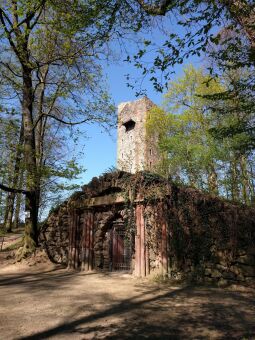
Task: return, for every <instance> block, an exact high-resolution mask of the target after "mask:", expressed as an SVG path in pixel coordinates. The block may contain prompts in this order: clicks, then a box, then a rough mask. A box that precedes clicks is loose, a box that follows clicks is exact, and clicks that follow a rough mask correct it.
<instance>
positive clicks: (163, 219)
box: [160, 203, 168, 275]
mask: <svg viewBox="0 0 255 340" xmlns="http://www.w3.org/2000/svg"><path fill="white" fill-rule="evenodd" d="M160 215H161V216H160V217H161V218H160V219H161V225H162V234H161V235H162V236H161V237H162V239H161V261H162V274H163V275H165V274H166V273H167V271H168V264H167V262H168V261H167V220H166V207H165V206H164V204H163V203H162V205H161V209H160Z"/></svg>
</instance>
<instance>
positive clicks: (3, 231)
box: [0, 228, 6, 236]
mask: <svg viewBox="0 0 255 340" xmlns="http://www.w3.org/2000/svg"><path fill="white" fill-rule="evenodd" d="M5 235H6V231H5V230H4V229H2V228H1V229H0V236H5Z"/></svg>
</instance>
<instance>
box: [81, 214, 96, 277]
mask: <svg viewBox="0 0 255 340" xmlns="http://www.w3.org/2000/svg"><path fill="white" fill-rule="evenodd" d="M93 220H94V218H93V213H92V212H91V211H89V210H86V211H85V213H84V221H83V231H82V270H85V271H89V270H92V269H93V261H94V248H93V247H94V237H93V236H94V235H93V234H94V231H93V222H94V221H93Z"/></svg>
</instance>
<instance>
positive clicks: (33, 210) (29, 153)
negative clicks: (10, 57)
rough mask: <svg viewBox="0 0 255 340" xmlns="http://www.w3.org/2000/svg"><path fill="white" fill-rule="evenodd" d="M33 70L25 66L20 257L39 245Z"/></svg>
mask: <svg viewBox="0 0 255 340" xmlns="http://www.w3.org/2000/svg"><path fill="white" fill-rule="evenodd" d="M32 90H33V86H32V70H31V68H29V67H27V66H24V65H23V100H22V114H23V127H24V159H25V166H26V191H27V194H26V199H25V235H24V246H23V249H22V250H21V251H20V253H19V254H18V257H24V256H26V255H27V254H30V253H32V252H34V250H35V247H36V246H37V245H38V232H37V222H38V203H37V188H38V186H37V169H36V149H35V133H34V127H33V105H32V104H33V91H32Z"/></svg>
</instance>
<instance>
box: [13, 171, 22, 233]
mask: <svg viewBox="0 0 255 340" xmlns="http://www.w3.org/2000/svg"><path fill="white" fill-rule="evenodd" d="M22 185H23V171H21V172H20V178H19V188H22ZM21 202H22V194H20V193H19V194H16V206H15V216H14V222H13V228H14V229H17V228H18V227H19V223H20V218H19V216H20V207H21Z"/></svg>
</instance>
